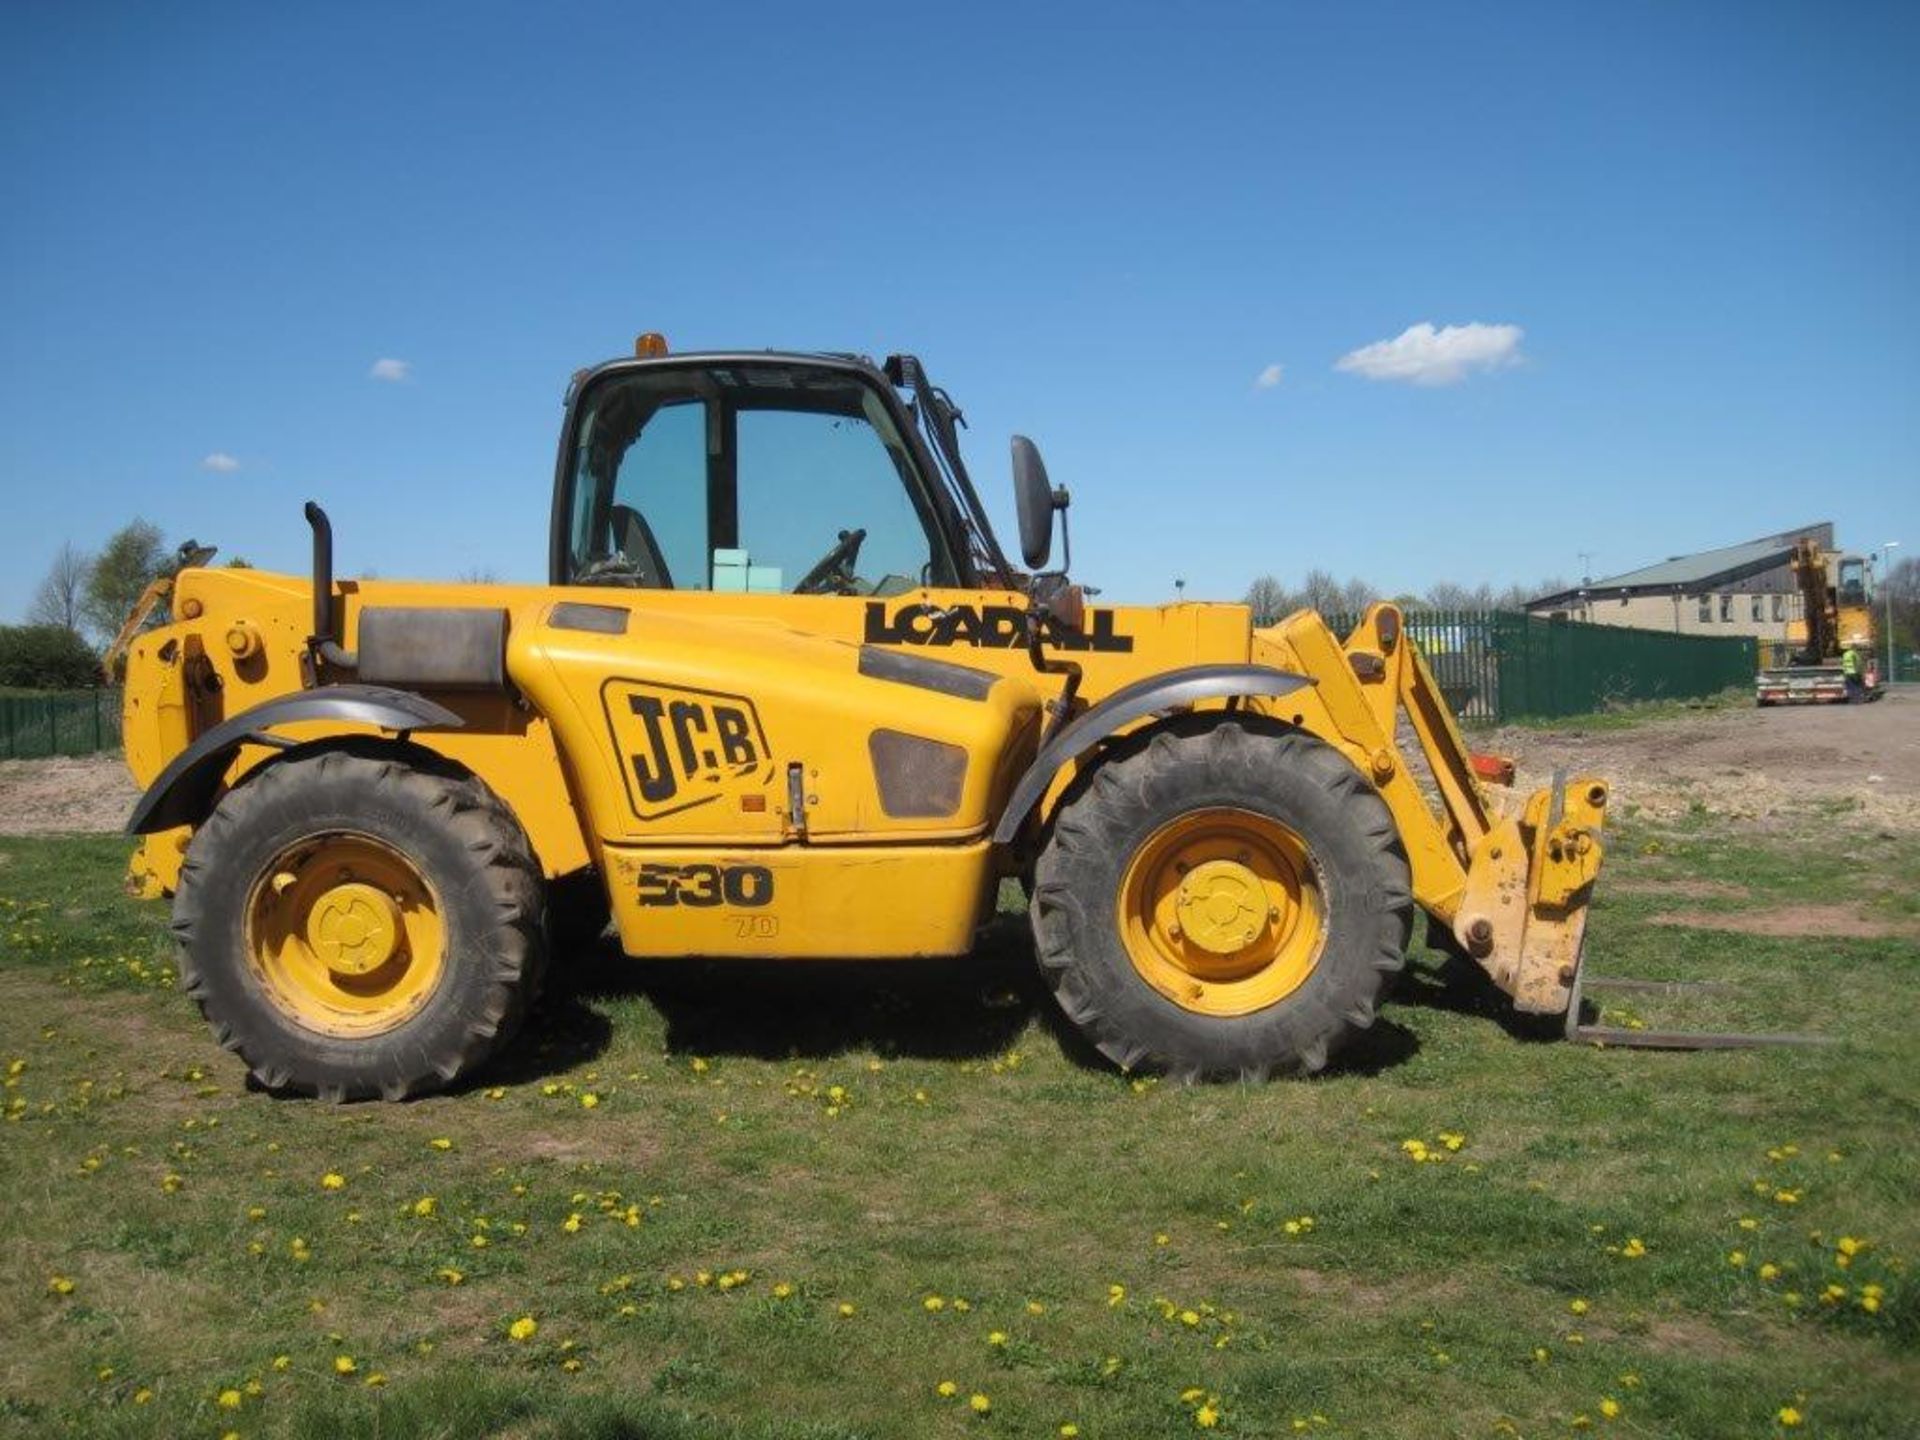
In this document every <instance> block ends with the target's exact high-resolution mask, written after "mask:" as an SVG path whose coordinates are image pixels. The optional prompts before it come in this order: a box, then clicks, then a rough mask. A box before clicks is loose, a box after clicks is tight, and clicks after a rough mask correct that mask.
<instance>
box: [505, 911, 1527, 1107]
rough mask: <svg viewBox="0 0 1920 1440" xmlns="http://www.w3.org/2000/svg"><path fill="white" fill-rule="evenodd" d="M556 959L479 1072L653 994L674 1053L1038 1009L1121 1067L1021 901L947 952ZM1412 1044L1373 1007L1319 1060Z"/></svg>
mask: <svg viewBox="0 0 1920 1440" xmlns="http://www.w3.org/2000/svg"><path fill="white" fill-rule="evenodd" d="M555 959H556V962H557V963H556V964H555V965H554V966H553V969H552V970H551V971H550V972H549V977H548V980H547V988H546V992H545V994H544V995H543V996H542V998H541V1001H540V1003H539V1005H538V1006H537V1007H536V1009H535V1011H534V1013H533V1015H532V1017H531V1019H530V1020H529V1022H528V1025H527V1028H526V1030H525V1031H524V1032H523V1033H522V1035H521V1037H520V1040H519V1041H518V1043H516V1044H515V1045H513V1046H512V1047H511V1048H510V1049H509V1050H508V1051H507V1052H506V1053H504V1054H502V1055H501V1056H500V1057H499V1059H498V1060H496V1061H495V1062H494V1064H493V1065H491V1066H489V1067H488V1071H487V1074H486V1075H485V1076H484V1077H482V1081H481V1083H488V1084H499V1083H516V1082H525V1081H529V1080H539V1079H544V1078H546V1077H548V1076H550V1075H552V1074H555V1073H558V1072H560V1071H563V1070H566V1069H569V1068H571V1067H573V1066H575V1065H580V1064H586V1063H589V1062H591V1061H592V1060H594V1059H596V1058H597V1057H598V1056H599V1055H600V1054H601V1053H602V1052H603V1051H604V1050H605V1049H606V1048H607V1046H608V1045H609V1044H610V1043H611V1041H612V1038H613V1028H614V1027H613V1024H612V1022H610V1021H609V1019H608V1017H607V1016H606V1015H605V1014H603V1013H602V1012H601V1011H600V1010H599V1009H596V1008H595V1006H596V1002H604V1001H613V1000H622V999H641V1000H644V1001H646V1002H647V1003H648V1004H650V1005H652V1006H653V1007H654V1008H655V1009H656V1010H657V1011H658V1012H659V1013H660V1016H661V1018H662V1019H663V1020H664V1021H665V1022H666V1043H667V1048H668V1049H669V1050H671V1051H673V1052H675V1053H677V1054H697V1055H707V1056H712V1055H729V1056H736V1057H743V1058H753V1059H758V1060H824V1059H828V1058H830V1057H832V1056H835V1055H838V1054H842V1053H844V1052H847V1051H850V1050H853V1051H859V1050H871V1051H873V1052H874V1053H876V1054H878V1055H883V1056H890V1057H901V1058H913V1059H923V1060H959V1061H964V1060H982V1059H989V1058H991V1057H993V1056H995V1055H999V1054H1003V1053H1004V1052H1005V1051H1006V1050H1007V1049H1008V1048H1010V1047H1011V1046H1013V1045H1014V1044H1015V1043H1016V1042H1017V1041H1018V1040H1019V1038H1020V1036H1021V1035H1022V1034H1023V1033H1024V1032H1025V1031H1026V1030H1027V1029H1028V1027H1029V1026H1030V1025H1031V1024H1032V1023H1033V1022H1035V1021H1038V1022H1039V1023H1040V1024H1041V1025H1042V1026H1043V1027H1044V1028H1045V1029H1046V1031H1047V1033H1048V1035H1049V1036H1050V1037H1051V1038H1052V1039H1053V1040H1054V1041H1055V1043H1057V1044H1058V1045H1059V1046H1060V1049H1061V1051H1062V1053H1063V1054H1065V1055H1066V1056H1067V1058H1068V1059H1069V1060H1071V1061H1072V1062H1073V1063H1074V1064H1075V1065H1077V1066H1079V1067H1081V1068H1082V1069H1086V1070H1090V1071H1095V1072H1098V1073H1102V1074H1107V1075H1114V1076H1117V1075H1118V1074H1119V1072H1118V1071H1117V1070H1115V1069H1114V1067H1113V1066H1112V1065H1111V1064H1109V1063H1108V1061H1107V1060H1106V1059H1105V1058H1104V1057H1103V1056H1102V1055H1101V1054H1100V1053H1099V1051H1097V1050H1096V1049H1094V1048H1093V1046H1092V1045H1090V1044H1089V1043H1088V1042H1087V1040H1086V1039H1085V1037H1084V1036H1082V1035H1081V1033H1080V1031H1079V1030H1078V1029H1076V1028H1075V1027H1074V1026H1073V1025H1072V1024H1071V1023H1070V1022H1069V1021H1068V1020H1067V1018H1066V1017H1065V1016H1064V1015H1063V1014H1062V1013H1061V1012H1060V1009H1059V1007H1058V1006H1057V1005H1055V1004H1054V1001H1053V997H1052V996H1051V995H1050V994H1049V993H1048V992H1047V988H1046V986H1045V984H1044V983H1043V982H1042V980H1041V978H1040V973H1039V968H1038V965H1037V964H1036V962H1035V959H1034V953H1033V938H1032V934H1031V932H1030V931H1029V929H1028V927H1027V921H1026V917H1025V916H1024V915H1019V914H1005V913H1003V914H1001V915H999V916H997V917H996V918H995V919H994V920H993V921H992V922H991V923H990V924H989V925H988V926H987V927H986V928H985V930H983V931H982V932H981V935H980V939H979V943H978V944H976V945H975V947H974V949H973V951H972V952H971V953H970V954H968V955H965V956H961V957H959V958H955V959H931V960H908V961H887V960H845V961H834V960H764V961H760V960H737V959H729V960H700V959H686V960H635V959H632V958H630V957H628V956H626V955H624V954H622V953H621V951H620V948H619V945H618V944H617V943H616V942H615V941H614V940H613V939H612V937H611V936H607V937H603V938H602V939H600V940H599V941H597V942H592V943H590V944H587V945H582V946H577V947H576V948H575V949H573V950H572V951H571V952H567V953H562V954H560V955H557V956H556V957H555ZM1489 1009H1490V1013H1495V1014H1497V1011H1496V1010H1493V1009H1492V1007H1489ZM1419 1047H1420V1042H1419V1040H1418V1038H1417V1037H1416V1036H1415V1035H1414V1034H1413V1032H1412V1031H1410V1030H1409V1029H1407V1028H1406V1027H1405V1026H1403V1025H1398V1024H1395V1023H1394V1022H1393V1021H1392V1020H1391V1019H1388V1018H1386V1017H1385V1016H1382V1017H1381V1018H1380V1019H1378V1020H1376V1021H1375V1022H1374V1025H1373V1027H1372V1029H1370V1030H1369V1031H1367V1033H1365V1034H1364V1035H1362V1036H1360V1038H1359V1039H1358V1040H1356V1041H1355V1042H1354V1043H1353V1044H1352V1045H1350V1046H1349V1047H1348V1048H1347V1050H1346V1051H1345V1053H1344V1054H1342V1055H1340V1056H1338V1057H1337V1058H1336V1059H1335V1061H1334V1062H1333V1064H1332V1065H1331V1066H1329V1067H1328V1070H1327V1071H1326V1072H1325V1073H1326V1074H1327V1075H1328V1076H1329V1077H1335V1076H1341V1075H1362V1076H1369V1075H1378V1074H1380V1073H1382V1072H1383V1071H1386V1070H1390V1069H1392V1068H1393V1067H1395V1066H1397V1065H1400V1064H1403V1063H1404V1062H1405V1061H1407V1060H1408V1059H1410V1058H1412V1056H1413V1055H1414V1054H1415V1053H1416V1052H1417V1051H1418V1050H1419Z"/></svg>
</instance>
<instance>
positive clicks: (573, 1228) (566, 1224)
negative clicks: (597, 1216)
mask: <svg viewBox="0 0 1920 1440" xmlns="http://www.w3.org/2000/svg"><path fill="white" fill-rule="evenodd" d="M584 1223H585V1221H584V1219H583V1218H582V1216H581V1214H580V1212H579V1211H578V1210H576V1211H574V1212H573V1213H572V1214H571V1215H569V1216H567V1218H566V1219H564V1220H562V1221H561V1222H560V1228H561V1229H562V1230H564V1231H566V1232H567V1234H569V1235H577V1234H579V1232H580V1227H581V1225H583V1224H584Z"/></svg>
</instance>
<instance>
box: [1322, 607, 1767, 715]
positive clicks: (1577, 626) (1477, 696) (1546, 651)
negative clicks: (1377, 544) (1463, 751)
mask: <svg viewBox="0 0 1920 1440" xmlns="http://www.w3.org/2000/svg"><path fill="white" fill-rule="evenodd" d="M1359 618H1360V617H1359V616H1357V615H1329V616H1327V623H1328V624H1329V625H1331V626H1332V627H1333V630H1334V633H1335V634H1337V635H1340V636H1342V637H1344V636H1346V634H1347V633H1348V632H1349V631H1351V630H1352V629H1353V627H1354V625H1356V624H1357V623H1358V622H1359ZM1406 620H1407V633H1408V634H1409V635H1411V636H1412V637H1413V639H1414V641H1415V643H1416V644H1418V645H1419V646H1420V650H1421V652H1422V653H1423V654H1424V655H1425V656H1426V657H1427V665H1428V668H1429V669H1431V670H1432V671H1433V678H1434V682H1435V683H1436V684H1437V685H1439V687H1440V690H1441V693H1442V694H1444V695H1445V696H1446V698H1447V703H1448V704H1449V705H1450V706H1452V707H1453V713H1454V714H1455V715H1457V716H1459V717H1460V718H1461V719H1462V720H1467V721H1485V722H1495V721H1502V720H1518V719H1523V718H1537V719H1554V718H1557V717H1559V716H1564V715H1585V714H1590V713H1592V712H1593V711H1596V710H1604V709H1606V708H1607V707H1608V706H1610V705H1618V704H1623V703H1627V702H1631V701H1637V700H1682V699H1695V698H1698V697H1701V696H1705V695H1713V694H1717V693H1719V692H1720V691H1722V690H1725V689H1727V688H1729V687H1730V686H1741V685H1751V684H1752V683H1753V675H1754V670H1755V668H1756V663H1757V651H1756V649H1755V644H1754V641H1752V640H1750V639H1739V638H1731V639H1723V638H1720V637H1718V636H1705V635H1669V634H1666V633H1664V632H1662V631H1658V630H1630V629H1626V628H1624V627H1622V626H1617V625H1586V624H1582V623H1580V622H1578V621H1571V620H1547V619H1542V618H1538V617H1535V616H1530V615H1523V614H1520V613H1518V612H1517V611H1506V610H1410V611H1408V612H1407V617H1406Z"/></svg>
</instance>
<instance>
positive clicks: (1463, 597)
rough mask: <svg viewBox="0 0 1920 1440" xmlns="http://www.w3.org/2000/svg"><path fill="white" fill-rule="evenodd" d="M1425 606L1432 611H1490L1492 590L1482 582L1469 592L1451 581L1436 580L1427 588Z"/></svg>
mask: <svg viewBox="0 0 1920 1440" xmlns="http://www.w3.org/2000/svg"><path fill="white" fill-rule="evenodd" d="M1427 606H1428V608H1429V609H1433V610H1490V609H1492V608H1493V588H1492V587H1491V586H1489V585H1487V584H1486V583H1485V582H1482V583H1481V584H1479V585H1476V586H1474V588H1473V589H1471V590H1469V589H1468V588H1467V587H1466V586H1464V585H1460V584H1457V583H1455V582H1454V581H1452V580H1438V581H1435V582H1434V583H1433V584H1431V585H1429V586H1428V587H1427Z"/></svg>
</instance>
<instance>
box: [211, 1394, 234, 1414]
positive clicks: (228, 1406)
mask: <svg viewBox="0 0 1920 1440" xmlns="http://www.w3.org/2000/svg"><path fill="white" fill-rule="evenodd" d="M213 1403H214V1404H216V1405H218V1406H219V1407H220V1408H221V1409H222V1410H238V1409H239V1408H240V1392H239V1391H238V1390H222V1391H221V1392H220V1394H219V1396H218V1397H217V1398H216V1399H215V1400H214V1402H213Z"/></svg>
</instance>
